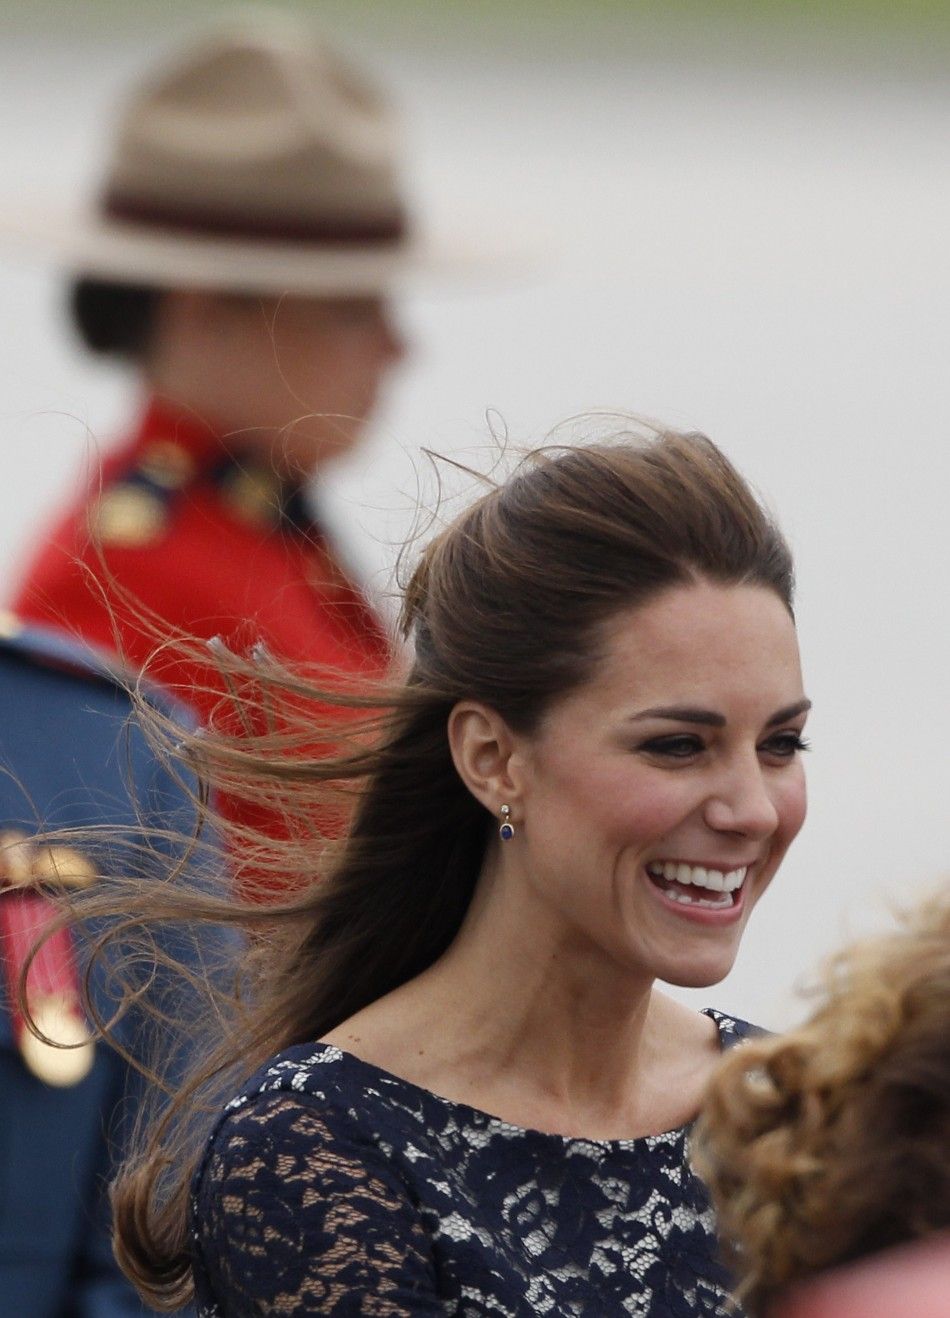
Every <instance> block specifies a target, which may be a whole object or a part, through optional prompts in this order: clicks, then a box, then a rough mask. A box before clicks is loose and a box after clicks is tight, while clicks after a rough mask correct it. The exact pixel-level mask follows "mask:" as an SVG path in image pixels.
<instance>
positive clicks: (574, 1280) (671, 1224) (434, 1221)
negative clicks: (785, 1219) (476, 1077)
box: [192, 1011, 750, 1318]
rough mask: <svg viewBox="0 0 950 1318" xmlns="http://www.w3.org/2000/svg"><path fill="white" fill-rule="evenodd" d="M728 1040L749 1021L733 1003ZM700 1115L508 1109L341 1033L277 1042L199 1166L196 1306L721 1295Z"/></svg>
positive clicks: (664, 1316) (590, 1313)
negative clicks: (543, 1126) (641, 1120)
mask: <svg viewBox="0 0 950 1318" xmlns="http://www.w3.org/2000/svg"><path fill="white" fill-rule="evenodd" d="M707 1014H708V1015H710V1016H712V1017H713V1019H714V1020H715V1021H716V1023H717V1026H718V1028H719V1035H720V1040H721V1043H722V1046H723V1047H724V1048H725V1047H729V1046H730V1045H731V1044H733V1043H735V1042H736V1041H737V1040H738V1039H740V1038H742V1037H744V1036H745V1035H746V1034H748V1033H749V1032H750V1027H749V1026H747V1025H745V1024H744V1023H743V1022H738V1021H735V1020H731V1019H729V1018H728V1017H725V1016H723V1015H721V1014H720V1013H718V1012H712V1011H710V1012H707ZM688 1136H689V1127H688V1126H684V1127H680V1128H679V1129H677V1130H672V1131H668V1132H666V1133H664V1134H661V1135H648V1136H646V1137H644V1138H642V1139H632V1140H587V1139H571V1138H567V1137H564V1136H560V1135H546V1134H542V1133H540V1132H538V1131H531V1130H522V1129H520V1128H518V1127H515V1126H510V1125H508V1124H507V1123H506V1122H504V1121H500V1120H499V1119H498V1118H497V1117H492V1116H488V1115H487V1114H486V1113H484V1112H478V1111H476V1110H475V1109H474V1108H470V1107H466V1106H465V1104H462V1103H453V1102H449V1101H448V1100H447V1099H444V1098H439V1097H437V1096H436V1095H435V1094H432V1093H430V1092H429V1091H428V1090H425V1089H420V1088H419V1087H418V1086H416V1085H412V1084H409V1083H408V1082H407V1081H405V1080H400V1079H398V1078H397V1077H396V1076H393V1075H390V1074H388V1073H387V1072H385V1071H380V1070H379V1069H378V1068H377V1067H375V1066H371V1065H369V1064H368V1063H366V1062H362V1061H360V1060H359V1059H358V1058H356V1057H353V1056H352V1055H350V1054H348V1053H344V1052H341V1051H340V1049H339V1048H334V1047H331V1046H329V1045H327V1044H306V1045H303V1046H300V1047H296V1048H291V1049H288V1050H287V1051H286V1052H284V1053H280V1054H279V1055H278V1056H277V1057H275V1058H273V1059H272V1060H271V1061H270V1062H269V1063H268V1064H267V1065H266V1066H265V1067H264V1068H263V1069H262V1070H261V1071H259V1072H258V1074H257V1075H256V1076H255V1077H254V1078H253V1079H252V1080H251V1081H250V1082H249V1083H248V1084H247V1085H246V1086H245V1087H244V1088H243V1090H242V1091H241V1093H240V1094H239V1095H238V1096H237V1097H236V1098H235V1099H233V1100H232V1101H231V1102H230V1103H229V1104H228V1105H227V1108H226V1109H225V1111H224V1114H223V1115H222V1117H221V1119H220V1120H219V1122H218V1124H217V1126H216V1127H215V1130H214V1131H213V1133H212V1136H211V1139H210V1141H209V1144H208V1149H207V1152H206V1155H205V1157H204V1160H203V1162H202V1164H201V1166H200V1168H199V1170H198V1173H197V1176H196V1178H195V1185H194V1198H193V1205H192V1212H193V1218H192V1232H193V1243H194V1273H195V1287H196V1292H197V1302H198V1311H199V1314H200V1315H201V1318H251V1315H254V1318H258V1316H259V1315H265V1314H266V1315H269V1316H270V1315H274V1316H275V1318H276V1316H277V1315H280V1318H300V1316H301V1315H311V1314H326V1315H332V1318H344V1316H346V1318H349V1316H350V1315H357V1314H359V1315H363V1314H367V1315H374V1316H376V1318H409V1316H412V1318H416V1316H418V1318H422V1316H423V1315H436V1314H438V1315H448V1314H451V1315H458V1316H460V1318H462V1316H463V1318H476V1316H477V1318H482V1316H483V1315H489V1314H490V1315H497V1316H498V1318H509V1316H510V1318H515V1316H516V1315H517V1318H522V1316H526V1315H533V1314H550V1315H552V1316H553V1318H582V1316H583V1318H615V1315H616V1318H621V1316H624V1318H626V1316H628V1315H637V1316H642V1318H697V1315H704V1314H708V1315H726V1314H727V1313H730V1312H731V1313H734V1312H735V1310H729V1309H727V1295H728V1277H727V1276H726V1274H725V1272H724V1270H723V1268H722V1266H721V1264H720V1263H719V1261H718V1259H717V1250H716V1238H715V1229H714V1222H713V1215H712V1210H711V1209H710V1207H709V1203H708V1200H707V1197H706V1194H705V1192H704V1189H703V1186H702V1184H701V1182H700V1181H699V1180H698V1179H697V1177H696V1176H695V1174H694V1173H693V1171H692V1170H691V1167H690V1162H689V1149H688Z"/></svg>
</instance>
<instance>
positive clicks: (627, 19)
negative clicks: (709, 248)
mask: <svg viewBox="0 0 950 1318" xmlns="http://www.w3.org/2000/svg"><path fill="white" fill-rule="evenodd" d="M242 7H246V6H244V5H242V4H241V3H240V0H238V2H237V3H235V0H0V29H3V28H6V29H7V30H14V29H17V30H22V31H30V32H34V33H36V34H38V35H41V34H44V33H51V34H53V35H54V36H57V35H58V36H64V35H68V33H69V32H70V31H77V32H84V33H90V34H93V35H98V34H99V33H102V34H109V33H111V34H113V35H115V36H119V37H121V36H122V35H123V34H126V33H136V32H155V33H168V32H171V31H174V30H179V29H183V28H186V27H194V26H196V25H200V24H201V23H202V22H203V21H205V20H210V19H213V18H215V17H217V16H219V15H221V14H223V13H227V12H233V11H234V10H235V9H240V8H242ZM250 7H252V8H256V9H268V8H277V9H285V10H291V11H294V12H298V13H304V14H307V15H310V16H312V17H313V18H314V19H315V20H316V21H318V22H320V23H323V24H324V25H326V26H327V27H329V28H331V29H332V30H334V31H336V32H340V33H344V34H345V33H346V32H347V31H351V32H353V33H354V35H356V36H360V35H365V36H371V37H375V38H377V39H380V38H382V39H387V38H388V37H389V36H390V35H392V36H393V37H395V38H397V39H398V38H400V37H402V38H406V39H408V40H411V41H415V42H419V41H422V42H425V41H428V42H430V43H438V44H440V45H441V44H443V43H444V44H445V45H446V46H449V47H457V46H461V45H464V44H466V43H467V42H469V43H471V44H473V45H488V46H489V47H490V46H491V44H492V43H493V42H499V41H504V42H505V43H506V44H507V45H510V46H512V47H517V48H519V49H521V50H526V51H529V52H530V51H532V50H534V51H535V52H537V53H543V51H544V49H545V48H549V47H552V46H556V47H558V48H561V49H563V48H564V46H565V45H566V44H568V43H571V42H577V43H578V44H579V45H582V46H600V47H601V48H603V49H605V50H608V51H610V52H611V53H612V54H614V55H624V54H626V53H627V51H628V50H629V51H630V52H633V53H641V54H642V53H643V52H644V51H646V52H650V51H651V50H652V51H663V50H672V51H677V52H680V53H683V52H689V51H692V52H695V53H699V54H700V55H701V54H702V53H703V51H704V49H706V48H707V47H708V48H709V49H710V51H713V50H716V49H720V50H721V49H729V50H731V51H733V52H734V53H736V54H740V55H741V53H742V52H743V50H745V51H746V52H747V53H748V52H752V53H753V54H759V53H762V54H765V55H767V54H768V53H769V51H771V50H773V49H774V50H776V51H779V52H781V51H785V52H788V50H790V49H791V48H794V47H795V46H798V47H800V48H805V49H807V50H808V51H809V52H810V53H812V54H814V55H815V56H816V57H819V56H821V55H825V56H830V57H831V58H832V59H836V58H840V59H842V60H845V61H846V60H847V59H848V57H849V55H850V56H852V57H856V58H861V57H862V55H863V53H865V52H870V51H873V52H877V54H878V57H880V56H881V55H883V56H884V58H885V59H886V58H887V56H888V53H889V52H891V53H893V54H894V55H895V56H896V57H899V58H900V60H901V61H903V60H905V59H906V57H908V56H909V55H914V54H917V55H919V56H920V57H921V59H922V60H924V61H925V62H929V63H931V64H933V63H934V61H935V59H936V60H937V61H938V63H939V60H940V59H941V58H942V56H943V55H944V54H946V53H948V52H950V0H754V2H750V0H287V2H286V3H281V2H280V0H256V3H255V2H254V0H251V5H250Z"/></svg>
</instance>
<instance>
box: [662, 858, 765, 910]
mask: <svg viewBox="0 0 950 1318" xmlns="http://www.w3.org/2000/svg"><path fill="white" fill-rule="evenodd" d="M646 869H647V874H648V875H649V877H650V881H651V882H652V883H653V884H654V885H655V886H656V887H657V888H659V889H660V891H661V892H662V893H664V894H665V895H666V896H667V897H669V898H670V900H671V901H674V902H679V903H680V905H682V906H702V907H705V908H706V909H707V910H712V911H720V910H724V909H725V908H726V907H729V906H735V905H736V904H737V903H738V901H739V897H740V895H741V893H742V885H743V883H744V882H745V877H746V875H747V874H748V872H749V867H748V865H742V866H740V868H738V869H734V870H718V869H704V868H703V866H702V865H685V864H683V863H682V862H681V861H675V860H653V861H650V863H649V864H648V865H647V867H646Z"/></svg>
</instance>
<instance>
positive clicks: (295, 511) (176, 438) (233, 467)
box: [132, 398, 318, 537]
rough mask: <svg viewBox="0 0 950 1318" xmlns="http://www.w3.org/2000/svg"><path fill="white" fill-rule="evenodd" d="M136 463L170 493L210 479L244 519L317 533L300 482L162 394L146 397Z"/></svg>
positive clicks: (140, 471)
mask: <svg viewBox="0 0 950 1318" xmlns="http://www.w3.org/2000/svg"><path fill="white" fill-rule="evenodd" d="M132 465H133V466H134V468H135V470H136V472H137V474H138V475H139V476H140V477H141V478H144V479H145V480H146V481H147V482H148V483H149V484H151V485H154V486H158V487H161V488H163V489H165V490H168V491H169V492H171V491H174V490H177V489H183V488H184V487H185V486H187V485H191V484H193V483H194V482H196V481H201V480H205V481H208V482H209V483H210V484H211V485H213V486H214V487H215V488H216V489H217V491H218V493H219V496H220V498H221V499H222V501H223V502H224V503H226V504H228V505H229V507H230V508H231V510H232V511H233V512H234V513H235V514H236V515H237V516H238V517H239V518H240V519H241V520H243V521H248V522H251V523H255V524H258V525H260V526H262V527H263V526H271V527H283V528H284V529H285V530H291V531H296V532H299V533H301V534H303V535H306V536H308V537H313V536H315V535H317V534H318V530H317V527H316V526H315V524H314V521H313V518H312V515H311V513H310V511H309V509H308V506H307V499H306V495H305V493H304V491H303V487H302V485H301V484H300V483H299V482H295V481H287V480H285V479H283V478H282V477H280V476H279V475H278V474H277V473H276V472H275V471H274V469H273V468H272V467H271V466H269V464H267V463H266V462H263V461H261V460H260V459H258V458H256V457H255V455H254V454H253V453H249V452H243V453H235V452H233V451H232V450H231V449H230V448H229V447H228V446H226V444H225V443H224V441H223V440H222V438H221V436H220V434H219V433H218V432H217V431H216V430H215V429H214V428H213V427H212V426H211V425H209V424H208V423H207V422H206V421H203V420H201V419H200V418H199V417H197V416H195V415H194V414H193V413H186V412H182V411H180V410H179V409H177V408H175V407H173V406H171V405H169V404H168V403H165V402H163V401H162V400H160V399H157V398H151V399H149V400H148V402H147V405H146V407H145V410H144V413H143V415H142V420H141V423H140V425H139V429H138V433H137V435H136V437H135V440H134V443H133V449H132Z"/></svg>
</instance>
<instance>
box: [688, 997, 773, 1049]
mask: <svg viewBox="0 0 950 1318" xmlns="http://www.w3.org/2000/svg"><path fill="white" fill-rule="evenodd" d="M702 1014H703V1015H704V1016H708V1017H709V1018H710V1020H712V1021H713V1023H714V1024H715V1026H716V1030H717V1032H718V1034H719V1046H720V1048H721V1049H722V1051H723V1052H725V1051H726V1050H727V1049H728V1048H733V1047H735V1045H736V1044H737V1043H742V1042H743V1040H744V1039H755V1038H758V1037H759V1036H760V1035H763V1034H768V1030H765V1029H763V1028H762V1026H761V1025H753V1024H752V1023H751V1022H750V1021H746V1020H743V1019H742V1018H741V1017H740V1016H732V1015H730V1014H729V1012H725V1011H720V1010H719V1009H718V1008H716V1007H704V1008H703V1011H702Z"/></svg>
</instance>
